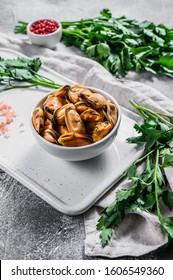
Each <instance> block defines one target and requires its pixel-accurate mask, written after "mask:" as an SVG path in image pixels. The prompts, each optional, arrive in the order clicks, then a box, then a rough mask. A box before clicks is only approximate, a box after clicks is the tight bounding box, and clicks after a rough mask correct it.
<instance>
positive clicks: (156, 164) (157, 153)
mask: <svg viewBox="0 0 173 280" xmlns="http://www.w3.org/2000/svg"><path fill="white" fill-rule="evenodd" d="M158 167H159V149H158V148H157V149H156V161H155V168H154V176H153V179H154V185H155V199H156V207H157V214H158V217H159V220H160V218H161V216H162V215H161V212H160V208H159V196H158V182H157V172H158Z"/></svg>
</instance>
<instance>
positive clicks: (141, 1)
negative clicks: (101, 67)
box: [0, 0, 173, 260]
mask: <svg viewBox="0 0 173 280" xmlns="http://www.w3.org/2000/svg"><path fill="white" fill-rule="evenodd" d="M103 8H109V9H110V10H111V11H112V13H113V15H114V16H115V17H116V16H117V17H118V16H122V15H126V16H128V17H130V18H136V19H138V20H145V19H147V20H150V21H154V22H156V23H164V24H166V25H168V26H173V18H172V13H173V1H172V0H160V1H158V0H122V1H120V0H107V1H106V0H102V1H100V0H95V1H93V0H87V1H85V0H80V1H79V0H64V1H63V0H57V1H56V0H49V1H46V0H43V1H42V0H30V1H28V0H20V1H19V0H0V32H4V33H6V34H8V35H11V36H15V35H14V34H13V28H14V25H15V24H16V22H17V20H19V19H20V20H25V21H30V20H35V19H38V18H42V17H47V18H49V17H51V18H55V19H57V20H61V21H62V20H74V19H80V18H87V17H94V16H97V15H98V14H99V11H100V10H101V9H103ZM73 51H74V52H75V50H73ZM127 78H129V79H132V80H137V81H140V82H142V83H145V84H147V85H149V86H152V87H154V88H156V89H158V90H160V91H161V92H162V93H163V94H165V95H167V96H169V97H170V98H171V99H173V93H172V88H173V81H172V80H170V79H168V78H164V77H163V78H161V77H156V76H153V75H150V74H147V73H146V74H142V75H137V74H132V73H131V74H129V75H128V77H127ZM84 239H85V230H84V223H83V216H82V215H79V216H75V217H71V216H67V215H64V214H62V213H59V212H58V211H56V210H55V209H53V208H52V207H51V206H50V205H48V204H47V203H46V202H44V201H43V200H41V199H40V198H38V197H37V196H36V195H35V194H33V193H32V192H31V191H29V190H28V189H27V188H25V187H24V186H22V185H21V184H20V183H18V182H17V181H15V180H14V179H13V178H12V177H10V176H9V175H8V174H6V173H4V172H3V171H2V170H0V259H14V260H15V259H64V260H65V259H66V260H67V259H76V260H78V259H90V258H89V257H87V256H85V254H84ZM96 258H97V257H96ZM92 259H93V258H92ZM122 259H173V251H172V249H168V248H161V249H159V250H158V251H157V252H152V253H150V254H148V255H145V256H141V257H139V258H132V257H124V258H122Z"/></svg>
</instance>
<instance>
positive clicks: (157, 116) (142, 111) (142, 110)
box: [129, 99, 173, 126]
mask: <svg viewBox="0 0 173 280" xmlns="http://www.w3.org/2000/svg"><path fill="white" fill-rule="evenodd" d="M129 103H130V104H131V105H132V106H133V107H135V109H136V110H137V111H138V112H139V113H140V115H142V117H144V118H146V117H145V113H146V114H149V116H150V117H153V118H154V119H160V120H161V121H162V122H163V123H166V124H167V125H169V126H173V124H172V123H171V122H169V121H167V120H166V119H165V118H163V117H162V116H161V115H160V113H156V112H154V111H152V110H150V109H148V108H145V107H143V106H141V105H138V104H137V103H136V102H135V101H134V100H132V99H130V100H129Z"/></svg>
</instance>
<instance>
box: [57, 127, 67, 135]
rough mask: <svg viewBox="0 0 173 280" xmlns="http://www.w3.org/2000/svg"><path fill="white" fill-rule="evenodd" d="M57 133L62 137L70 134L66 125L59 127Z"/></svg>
mask: <svg viewBox="0 0 173 280" xmlns="http://www.w3.org/2000/svg"><path fill="white" fill-rule="evenodd" d="M57 132H58V133H59V134H60V135H61V134H65V133H68V132H69V131H68V129H67V127H66V125H58V126H57Z"/></svg>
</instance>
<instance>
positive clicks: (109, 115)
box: [104, 100, 118, 125]
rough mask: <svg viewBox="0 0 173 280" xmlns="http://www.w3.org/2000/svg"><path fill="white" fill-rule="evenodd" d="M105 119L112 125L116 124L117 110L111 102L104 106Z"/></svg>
mask: <svg viewBox="0 0 173 280" xmlns="http://www.w3.org/2000/svg"><path fill="white" fill-rule="evenodd" d="M104 111H105V117H106V119H107V120H108V121H109V122H110V123H112V124H113V125H115V124H116V122H117V119H118V109H117V107H116V106H115V104H113V103H112V102H111V101H109V100H108V101H107V102H106V104H105V110H104Z"/></svg>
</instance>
